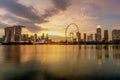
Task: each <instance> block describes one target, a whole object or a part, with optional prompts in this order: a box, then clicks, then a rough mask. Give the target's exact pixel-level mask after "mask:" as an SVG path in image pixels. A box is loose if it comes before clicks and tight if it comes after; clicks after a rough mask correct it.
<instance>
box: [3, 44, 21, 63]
mask: <svg viewBox="0 0 120 80" xmlns="http://www.w3.org/2000/svg"><path fill="white" fill-rule="evenodd" d="M3 52H4V56H3V57H4V61H5V62H6V63H14V64H19V63H20V62H21V50H20V46H5V47H4V48H3Z"/></svg>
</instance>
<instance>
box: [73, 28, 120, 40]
mask: <svg viewBox="0 0 120 80" xmlns="http://www.w3.org/2000/svg"><path fill="white" fill-rule="evenodd" d="M76 34H77V40H78V41H80V42H109V32H108V30H104V32H103V34H102V28H101V26H97V29H96V33H95V34H89V35H87V34H86V33H84V34H83V39H82V38H81V33H78V32H77V33H76ZM73 41H74V40H73ZM112 41H120V30H117V29H114V30H112Z"/></svg>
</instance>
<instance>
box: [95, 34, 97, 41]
mask: <svg viewBox="0 0 120 80" xmlns="http://www.w3.org/2000/svg"><path fill="white" fill-rule="evenodd" d="M95 41H97V33H95Z"/></svg>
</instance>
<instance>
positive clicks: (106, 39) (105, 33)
mask: <svg viewBox="0 0 120 80" xmlns="http://www.w3.org/2000/svg"><path fill="white" fill-rule="evenodd" d="M108 37H109V36H108V30H104V41H105V42H108Z"/></svg>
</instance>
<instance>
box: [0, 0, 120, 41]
mask: <svg viewBox="0 0 120 80" xmlns="http://www.w3.org/2000/svg"><path fill="white" fill-rule="evenodd" d="M119 2H120V1H119V0H84V1H83V0H44V1H43V0H27V1H24V0H17V1H16V0H0V33H1V34H0V36H3V35H4V28H5V27H6V26H11V25H24V26H26V27H27V28H25V29H24V30H23V33H27V34H33V33H37V34H38V35H41V34H42V33H48V34H49V35H53V37H55V36H61V37H64V35H65V34H64V33H65V28H66V26H67V25H69V24H70V23H76V24H77V25H78V26H79V29H80V33H87V34H93V33H95V32H96V26H97V25H101V26H102V31H103V30H106V29H108V31H109V35H111V32H112V29H120V23H119V21H120V9H119V7H120V5H119ZM46 4H47V5H46ZM102 35H103V32H102ZM82 37H83V36H82ZM58 38H59V39H60V37H58ZM110 38H111V36H110Z"/></svg>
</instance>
